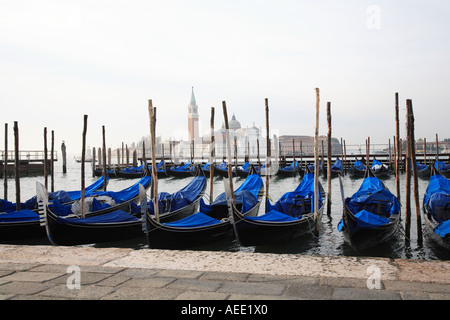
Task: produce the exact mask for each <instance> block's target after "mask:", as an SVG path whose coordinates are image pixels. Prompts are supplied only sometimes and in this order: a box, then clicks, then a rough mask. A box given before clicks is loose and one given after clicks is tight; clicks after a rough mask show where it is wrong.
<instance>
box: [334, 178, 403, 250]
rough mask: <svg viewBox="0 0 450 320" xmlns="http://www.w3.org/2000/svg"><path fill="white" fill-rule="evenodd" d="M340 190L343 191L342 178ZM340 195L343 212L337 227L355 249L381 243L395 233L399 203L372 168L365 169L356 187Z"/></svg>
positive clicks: (397, 226)
mask: <svg viewBox="0 0 450 320" xmlns="http://www.w3.org/2000/svg"><path fill="white" fill-rule="evenodd" d="M340 183H341V192H342V193H343V187H342V180H341V179H340ZM342 198H343V202H344V203H343V216H342V219H341V221H339V223H338V230H339V231H340V232H343V233H344V236H345V238H346V240H347V241H348V242H349V243H350V244H351V246H352V247H353V248H354V249H356V250H361V249H367V248H370V247H375V246H378V245H382V244H383V243H385V242H386V241H387V240H388V239H390V238H391V237H393V236H394V235H396V234H397V232H398V229H399V221H400V203H399V202H398V200H397V197H395V196H394V195H393V194H392V193H391V192H390V191H389V190H388V189H387V188H386V187H385V186H384V184H383V182H382V181H381V180H380V179H378V178H377V177H375V176H374V175H373V173H372V172H371V170H367V172H366V177H365V178H364V180H363V182H362V184H361V187H360V188H359V190H358V191H357V192H356V193H354V194H353V195H352V196H351V197H350V198H346V199H345V200H344V195H342Z"/></svg>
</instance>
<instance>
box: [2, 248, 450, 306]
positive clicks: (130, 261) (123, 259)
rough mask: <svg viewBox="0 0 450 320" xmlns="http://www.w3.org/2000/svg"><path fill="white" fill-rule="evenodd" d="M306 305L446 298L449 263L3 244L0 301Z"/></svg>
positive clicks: (449, 287) (449, 292)
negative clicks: (295, 302)
mask: <svg viewBox="0 0 450 320" xmlns="http://www.w3.org/2000/svg"><path fill="white" fill-rule="evenodd" d="M305 299H308V300H309V299H312V300H415V299H420V300H449V299H450V262H447V261H422V260H392V259H385V258H361V257H334V256H332V257H323V256H305V255H297V254H264V253H248V252H216V251H213V252H209V251H208V252H206V251H177V250H153V249H140V250H133V249H123V248H93V247H58V246H44V245H43V246H22V245H0V300H171V301H176V300H181V301H183V304H182V305H180V308H184V307H186V308H188V307H189V308H190V309H182V310H181V309H177V312H182V311H186V312H191V313H192V312H198V310H196V309H192V308H194V307H195V305H193V304H190V303H188V302H187V301H188V300H189V301H191V300H197V304H198V303H199V301H207V300H215V301H218V300H220V301H229V302H231V300H234V301H236V300H239V301H243V300H253V301H256V300H258V301H263V300H266V301H267V300H305ZM221 311H222V312H223V310H221ZM241 311H242V310H241ZM244 311H245V310H244ZM246 311H247V313H248V312H249V310H246ZM253 311H255V310H253ZM260 311H261V310H260ZM216 312H217V311H216ZM250 312H251V311H250Z"/></svg>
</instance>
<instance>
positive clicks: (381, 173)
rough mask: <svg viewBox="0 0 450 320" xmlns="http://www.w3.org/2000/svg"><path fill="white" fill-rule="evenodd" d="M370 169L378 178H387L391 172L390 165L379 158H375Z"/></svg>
mask: <svg viewBox="0 0 450 320" xmlns="http://www.w3.org/2000/svg"><path fill="white" fill-rule="evenodd" d="M370 169H371V170H372V172H373V174H374V175H375V177H377V178H386V177H389V175H390V174H391V171H390V170H389V167H388V166H387V165H385V164H382V163H381V162H380V161H378V160H377V159H373V161H372V166H371V167H370Z"/></svg>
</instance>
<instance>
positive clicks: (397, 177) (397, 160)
mask: <svg viewBox="0 0 450 320" xmlns="http://www.w3.org/2000/svg"><path fill="white" fill-rule="evenodd" d="M395 132H396V133H395V141H396V144H397V152H396V154H395V183H396V187H397V198H398V201H400V158H401V156H402V153H401V152H402V151H401V147H400V124H399V110H398V92H396V93H395Z"/></svg>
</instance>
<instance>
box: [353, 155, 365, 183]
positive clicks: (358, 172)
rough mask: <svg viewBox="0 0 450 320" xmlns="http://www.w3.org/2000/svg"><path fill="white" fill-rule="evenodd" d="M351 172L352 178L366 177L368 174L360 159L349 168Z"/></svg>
mask: <svg viewBox="0 0 450 320" xmlns="http://www.w3.org/2000/svg"><path fill="white" fill-rule="evenodd" d="M349 174H350V177H352V178H361V177H364V176H365V174H366V166H365V165H364V164H363V163H362V162H361V161H360V160H358V159H356V160H355V162H354V163H353V165H352V166H351V167H350V169H349Z"/></svg>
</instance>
